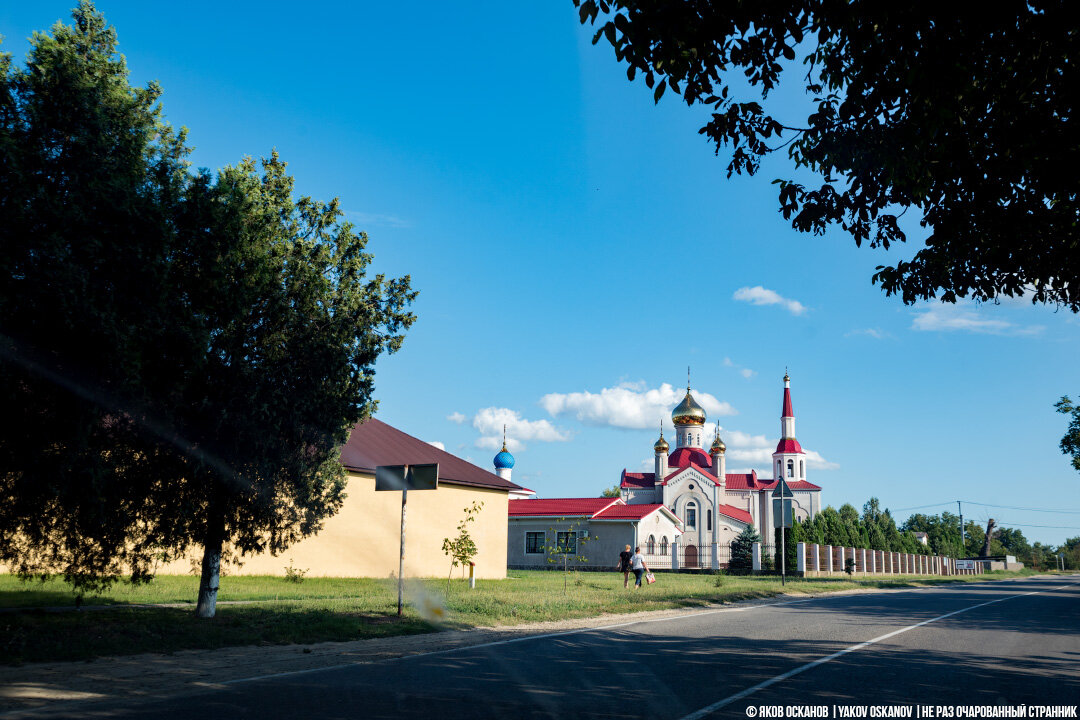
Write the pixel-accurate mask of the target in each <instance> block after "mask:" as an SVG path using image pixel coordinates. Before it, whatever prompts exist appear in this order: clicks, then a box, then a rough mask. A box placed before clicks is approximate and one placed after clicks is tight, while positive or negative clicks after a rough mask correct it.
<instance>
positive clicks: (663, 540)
mask: <svg viewBox="0 0 1080 720" xmlns="http://www.w3.org/2000/svg"><path fill="white" fill-rule="evenodd" d="M667 550H668V547H667V535H664V536H663V537H661V538H660V554H661V555H667Z"/></svg>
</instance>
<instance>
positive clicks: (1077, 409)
mask: <svg viewBox="0 0 1080 720" xmlns="http://www.w3.org/2000/svg"><path fill="white" fill-rule="evenodd" d="M1054 408H1055V409H1056V410H1057V411H1058V412H1059V413H1061V414H1062V415H1065V416H1066V417H1068V418H1069V427H1068V428H1067V429H1066V430H1065V434H1064V435H1063V436H1062V437H1061V444H1060V447H1061V452H1062V454H1064V455H1068V456H1070V457H1071V458H1072V461H1071V462H1072V466H1073V469H1075V470H1076V471H1077V472H1080V405H1073V402H1072V400H1070V399H1069V396H1068V395H1064V396H1062V398H1061V400H1059V401H1058V402H1057V404H1056V405H1054Z"/></svg>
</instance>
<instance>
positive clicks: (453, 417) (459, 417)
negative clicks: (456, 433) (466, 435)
mask: <svg viewBox="0 0 1080 720" xmlns="http://www.w3.org/2000/svg"><path fill="white" fill-rule="evenodd" d="M446 419H447V420H449V421H450V422H452V423H457V424H458V425H460V424H461V423H463V422H465V416H464V415H463V414H462V413H459V412H452V413H450V414H449V415H447V416H446Z"/></svg>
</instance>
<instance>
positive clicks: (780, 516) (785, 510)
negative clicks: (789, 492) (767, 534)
mask: <svg viewBox="0 0 1080 720" xmlns="http://www.w3.org/2000/svg"><path fill="white" fill-rule="evenodd" d="M781 506H782V507H781ZM772 516H773V527H774V528H781V527H785V528H789V527H791V500H789V499H787V498H775V499H773V501H772Z"/></svg>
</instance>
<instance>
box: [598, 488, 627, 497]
mask: <svg viewBox="0 0 1080 720" xmlns="http://www.w3.org/2000/svg"><path fill="white" fill-rule="evenodd" d="M600 497H606V498H617V497H622V491H621V490H620V489H619V486H618V485H612V486H611V487H609V488H605V489H604V491H603V492H602V493H600Z"/></svg>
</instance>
